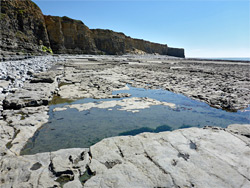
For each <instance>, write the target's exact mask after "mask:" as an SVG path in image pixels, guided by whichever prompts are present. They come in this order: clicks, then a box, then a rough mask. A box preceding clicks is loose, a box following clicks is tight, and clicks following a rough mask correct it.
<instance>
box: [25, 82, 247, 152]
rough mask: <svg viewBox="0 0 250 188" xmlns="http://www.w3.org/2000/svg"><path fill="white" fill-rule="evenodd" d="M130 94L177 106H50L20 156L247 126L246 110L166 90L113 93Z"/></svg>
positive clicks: (76, 102) (79, 101)
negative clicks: (144, 135) (118, 139)
mask: <svg viewBox="0 0 250 188" xmlns="http://www.w3.org/2000/svg"><path fill="white" fill-rule="evenodd" d="M117 93H130V94H131V95H132V96H131V97H148V98H152V99H156V100H159V101H164V102H170V103H174V104H176V105H177V108H175V109H171V108H169V107H167V106H162V105H158V106H151V107H150V108H147V109H143V110H140V112H138V113H132V112H127V111H120V110H117V109H118V107H117V106H116V107H114V108H112V110H110V109H111V108H108V109H99V108H91V109H89V110H85V111H81V112H79V111H78V110H77V109H70V108H69V109H67V110H65V111H57V112H53V109H54V108H56V107H63V106H65V105H66V104H67V103H64V104H55V105H51V106H50V111H49V115H50V118H49V122H48V123H46V124H45V125H43V127H42V128H41V129H40V130H38V131H37V132H36V133H35V135H34V136H33V138H31V139H30V140H29V141H28V143H27V145H26V146H25V147H24V149H23V151H22V154H34V153H38V152H48V151H55V150H58V149H62V148H75V147H81V148H86V147H89V146H91V145H93V144H95V143H96V142H98V141H100V140H102V139H103V138H106V137H112V136H117V135H135V134H138V133H140V132H161V131H168V130H174V129H180V128H186V127H203V126H206V125H211V126H220V127H226V126H227V125H229V124H234V123H250V108H248V109H246V110H247V111H245V112H241V111H238V112H226V111H223V110H221V109H215V108H212V107H210V106H209V105H207V104H206V103H203V102H199V101H196V100H192V99H190V98H188V97H185V96H183V95H181V94H175V93H172V92H169V91H166V90H161V89H158V90H146V89H142V88H133V87H130V90H124V91H115V92H113V94H117ZM110 100H121V99H99V100H97V99H81V100H77V101H75V102H72V103H71V104H81V103H88V102H100V101H110Z"/></svg>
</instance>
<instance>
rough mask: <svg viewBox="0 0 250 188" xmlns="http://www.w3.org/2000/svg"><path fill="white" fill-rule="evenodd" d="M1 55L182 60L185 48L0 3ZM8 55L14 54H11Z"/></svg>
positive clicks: (12, 1) (25, 1) (21, 4)
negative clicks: (146, 56)
mask: <svg viewBox="0 0 250 188" xmlns="http://www.w3.org/2000/svg"><path fill="white" fill-rule="evenodd" d="M0 24H1V40H0V47H1V54H0V55H1V56H0V60H6V56H10V55H12V56H13V55H16V53H18V55H19V54H20V53H21V54H22V53H44V52H50V53H51V49H50V47H51V48H52V50H53V52H54V53H58V54H65V53H66V54H109V55H117V54H119V55H120V54H126V53H133V54H145V53H149V54H153V53H157V54H161V55H170V56H176V57H185V55H184V49H178V48H169V47H168V46H167V45H166V44H165V45H163V44H157V43H152V42H149V41H144V40H139V39H133V38H131V37H128V36H126V35H124V34H123V33H118V32H114V31H111V30H102V29H93V30H90V29H89V28H88V27H87V26H86V25H85V24H84V23H83V22H82V21H80V20H74V19H71V18H68V17H66V16H64V17H58V16H44V15H43V14H42V12H41V10H40V9H39V7H38V6H37V5H36V4H35V3H33V2H32V1H31V0H22V1H20V0H1V17H0ZM10 52H15V53H14V54H10Z"/></svg>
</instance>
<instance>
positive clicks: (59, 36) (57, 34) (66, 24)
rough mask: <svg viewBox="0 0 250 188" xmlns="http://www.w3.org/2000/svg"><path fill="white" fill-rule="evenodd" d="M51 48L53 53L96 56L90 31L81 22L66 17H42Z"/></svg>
mask: <svg viewBox="0 0 250 188" xmlns="http://www.w3.org/2000/svg"><path fill="white" fill-rule="evenodd" d="M44 18H45V23H46V27H47V32H48V37H49V40H50V44H51V48H52V49H53V51H54V52H55V53H70V54H82V53H83V54H96V53H97V48H96V46H95V43H94V40H93V39H92V38H91V31H90V30H89V28H88V27H87V26H86V25H84V23H83V22H82V21H79V20H73V19H70V18H68V17H66V16H64V17H58V16H44Z"/></svg>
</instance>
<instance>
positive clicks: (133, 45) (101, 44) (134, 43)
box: [91, 29, 168, 55]
mask: <svg viewBox="0 0 250 188" xmlns="http://www.w3.org/2000/svg"><path fill="white" fill-rule="evenodd" d="M91 31H92V36H93V38H94V40H95V44H96V47H97V48H98V49H99V50H100V51H102V52H104V53H105V54H111V55H115V54H125V53H130V52H134V51H135V50H140V51H144V52H146V53H158V54H162V55H167V52H168V46H167V45H162V44H157V43H152V42H148V41H144V40H139V39H133V38H130V37H128V36H126V35H124V34H123V33H118V32H114V31H111V30H103V29H92V30H91Z"/></svg>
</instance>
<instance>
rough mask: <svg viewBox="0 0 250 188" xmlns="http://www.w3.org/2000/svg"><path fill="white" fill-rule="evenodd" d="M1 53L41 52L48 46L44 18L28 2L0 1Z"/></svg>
mask: <svg viewBox="0 0 250 188" xmlns="http://www.w3.org/2000/svg"><path fill="white" fill-rule="evenodd" d="M0 25H1V31H0V32H1V33H0V34H1V40H0V49H1V51H14V52H23V53H27V52H42V49H41V45H44V46H46V47H49V46H50V42H49V39H48V35H47V30H46V26H45V21H44V17H43V14H42V11H41V10H40V8H39V7H38V6H37V5H36V4H35V3H33V2H32V1H30V0H22V1H20V0H1V17H0Z"/></svg>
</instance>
